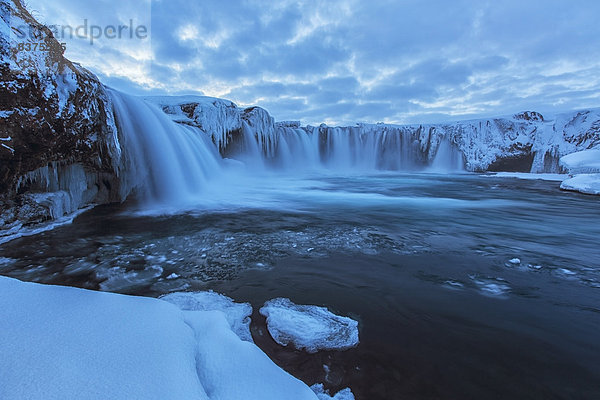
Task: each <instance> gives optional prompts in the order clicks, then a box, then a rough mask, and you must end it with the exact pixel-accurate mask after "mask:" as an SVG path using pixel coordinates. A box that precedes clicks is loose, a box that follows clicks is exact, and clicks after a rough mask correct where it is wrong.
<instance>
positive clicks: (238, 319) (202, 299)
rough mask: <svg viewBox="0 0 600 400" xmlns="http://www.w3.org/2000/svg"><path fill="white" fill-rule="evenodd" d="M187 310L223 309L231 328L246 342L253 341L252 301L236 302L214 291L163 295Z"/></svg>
mask: <svg viewBox="0 0 600 400" xmlns="http://www.w3.org/2000/svg"><path fill="white" fill-rule="evenodd" d="M161 300H164V301H168V302H169V303H172V304H175V305H176V306H177V307H179V308H180V309H181V310H186V311H221V312H223V313H224V314H225V317H226V318H227V322H228V323H229V326H230V327H231V330H232V331H233V332H234V333H235V334H236V335H238V336H239V338H240V339H242V340H245V341H246V342H253V340H252V335H251V334H250V316H251V315H252V306H251V305H250V303H235V302H234V301H233V300H232V299H231V298H229V297H227V296H224V295H222V294H219V293H215V292H213V291H208V292H176V293H169V294H167V295H164V296H162V297H161Z"/></svg>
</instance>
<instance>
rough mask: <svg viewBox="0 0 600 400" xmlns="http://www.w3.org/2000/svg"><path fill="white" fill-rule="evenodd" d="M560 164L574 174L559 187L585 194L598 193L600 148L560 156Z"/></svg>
mask: <svg viewBox="0 0 600 400" xmlns="http://www.w3.org/2000/svg"><path fill="white" fill-rule="evenodd" d="M560 165H561V166H562V167H563V168H565V169H567V170H568V171H569V172H570V173H571V174H576V175H575V176H573V177H571V178H569V179H567V180H565V181H563V182H562V183H561V184H560V188H561V189H563V190H571V191H575V192H581V193H585V194H600V150H584V151H578V152H576V153H572V154H569V155H566V156H564V157H561V158H560Z"/></svg>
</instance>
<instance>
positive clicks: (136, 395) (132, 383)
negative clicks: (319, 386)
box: [0, 277, 318, 400]
mask: <svg viewBox="0 0 600 400" xmlns="http://www.w3.org/2000/svg"><path fill="white" fill-rule="evenodd" d="M0 310H2V312H1V315H2V318H0V360H1V361H0V363H1V364H2V368H1V371H2V372H1V373H0V398H2V399H7V400H9V399H40V400H42V399H44V400H46V399H88V400H94V399H114V400H121V399H122V400H129V399H144V400H152V399H156V400H166V399H173V400H179V399H186V400H193V399H198V400H201V399H221V400H239V399H244V400H254V399H256V400H281V399H286V400H288V399H289V400H296V399H297V400H316V399H317V398H318V397H317V395H315V393H313V391H312V390H311V389H310V388H309V387H308V386H306V385H305V384H303V383H302V382H301V381H299V380H297V379H296V378H294V377H292V376H291V375H289V374H288V373H286V372H285V371H283V370H282V369H280V368H279V367H278V366H277V365H275V364H274V363H273V362H272V361H271V360H270V359H269V358H268V357H267V356H266V355H265V354H264V353H263V352H262V351H261V350H260V349H259V348H258V347H256V346H255V345H254V344H252V343H248V342H245V341H242V340H240V339H239V338H238V337H237V336H236V334H235V333H233V332H232V331H231V329H230V327H229V324H228V322H227V320H226V319H225V315H224V314H223V313H222V312H220V311H181V310H179V309H178V308H177V307H176V306H174V305H172V304H170V303H168V302H166V301H162V300H159V299H152V298H144V297H135V296H125V295H118V294H112V293H105V292H94V291H88V290H82V289H77V288H70V287H61V286H46V285H40V284H35V283H25V282H20V281H18V280H16V279H12V278H6V277H0Z"/></svg>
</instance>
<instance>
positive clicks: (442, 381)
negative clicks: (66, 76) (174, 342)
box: [0, 174, 600, 400]
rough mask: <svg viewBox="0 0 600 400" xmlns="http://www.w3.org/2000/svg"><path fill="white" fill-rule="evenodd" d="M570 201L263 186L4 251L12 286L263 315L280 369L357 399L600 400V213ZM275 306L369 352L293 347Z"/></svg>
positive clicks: (397, 179)
mask: <svg viewBox="0 0 600 400" xmlns="http://www.w3.org/2000/svg"><path fill="white" fill-rule="evenodd" d="M557 186H558V184H557V183H556V182H544V181H525V180H517V179H508V178H493V177H489V176H478V175H453V176H445V175H391V174H381V175H372V176H360V177H357V176H346V177H340V176H324V177H323V176H321V177H304V178H303V179H299V178H279V179H269V180H260V179H257V180H254V181H251V182H246V183H245V184H244V185H240V188H238V189H235V190H230V191H226V192H219V193H215V196H214V197H213V198H212V199H211V201H210V204H208V203H207V204H203V205H201V206H199V207H198V209H197V210H194V211H192V212H186V213H182V214H181V213H180V214H174V215H170V216H164V215H163V216H159V215H151V214H150V215H148V214H140V213H131V212H130V209H131V208H130V207H128V206H126V205H125V206H104V207H98V208H96V209H94V210H93V211H91V212H88V213H86V214H83V215H82V216H80V217H79V218H77V219H76V220H75V221H74V223H73V224H71V225H66V226H63V227H60V228H57V229H55V230H52V231H49V232H45V233H42V234H39V235H37V236H32V237H26V238H21V239H18V240H14V241H12V242H9V243H6V244H4V245H0V257H2V258H0V273H2V274H4V275H9V276H13V277H17V278H20V279H23V280H30V281H36V282H47V283H59V284H67V285H74V286H80V287H86V288H91V289H101V290H109V291H116V292H122V293H133V294H141V295H149V296H158V295H160V294H163V293H167V292H170V291H175V290H207V289H213V290H215V291H218V292H221V293H224V294H227V295H229V296H230V297H232V298H234V299H236V300H237V301H248V302H250V303H252V305H253V307H254V309H255V313H254V315H253V322H252V331H253V335H254V339H255V341H256V343H257V344H258V345H259V346H260V347H261V348H262V349H263V350H265V351H266V352H267V354H269V356H271V358H273V359H274V360H275V361H276V362H277V363H278V364H279V365H281V366H283V367H284V368H286V369H287V370H288V371H290V372H291V373H292V374H294V375H295V376H297V377H299V378H301V379H303V380H304V381H305V382H307V383H308V384H312V383H315V382H325V383H326V387H329V388H331V389H332V390H334V391H335V390H337V389H341V388H344V387H347V386H349V387H350V388H351V389H352V391H353V392H354V394H355V395H356V397H357V399H369V400H370V399H404V398H406V399H507V398H510V399H599V398H600V333H599V331H600V265H599V264H600V246H599V245H598V238H600V224H599V222H600V208H599V206H600V203H599V201H600V198H598V197H594V196H585V195H579V194H576V193H568V192H560V191H559V190H558V189H557ZM515 258H518V259H519V260H520V262H517V261H516V260H513V259H515ZM510 260H513V261H512V262H511V261H510ZM173 273H175V274H176V275H172V274H173ZM167 277H170V279H167ZM274 297H289V298H290V299H292V300H293V301H294V302H296V303H301V304H318V305H325V306H327V307H329V308H330V309H331V310H332V311H334V312H336V313H339V314H343V315H348V316H351V317H352V318H355V319H357V320H358V321H359V327H360V341H361V342H360V344H359V346H358V347H357V348H355V349H351V350H348V351H345V352H321V353H317V354H314V355H308V354H305V353H303V352H298V351H294V350H291V349H287V348H283V347H280V346H278V345H277V344H275V343H274V342H273V341H272V340H271V338H270V337H269V335H268V333H267V332H266V329H265V322H264V318H263V317H262V316H261V315H260V314H258V312H257V311H258V309H259V308H260V307H261V305H262V304H263V302H264V301H266V300H269V299H271V298H274ZM324 366H325V367H324ZM327 371H328V372H327Z"/></svg>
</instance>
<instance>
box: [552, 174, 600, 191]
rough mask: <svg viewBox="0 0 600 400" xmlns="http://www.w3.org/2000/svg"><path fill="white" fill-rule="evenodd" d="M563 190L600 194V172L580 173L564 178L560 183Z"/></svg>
mask: <svg viewBox="0 0 600 400" xmlns="http://www.w3.org/2000/svg"><path fill="white" fill-rule="evenodd" d="M560 188H561V189H563V190H570V191H574V192H580V193H585V194H596V195H598V194H600V174H580V175H575V176H574V177H572V178H569V179H567V180H564V181H563V182H562V183H561V184H560Z"/></svg>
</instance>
